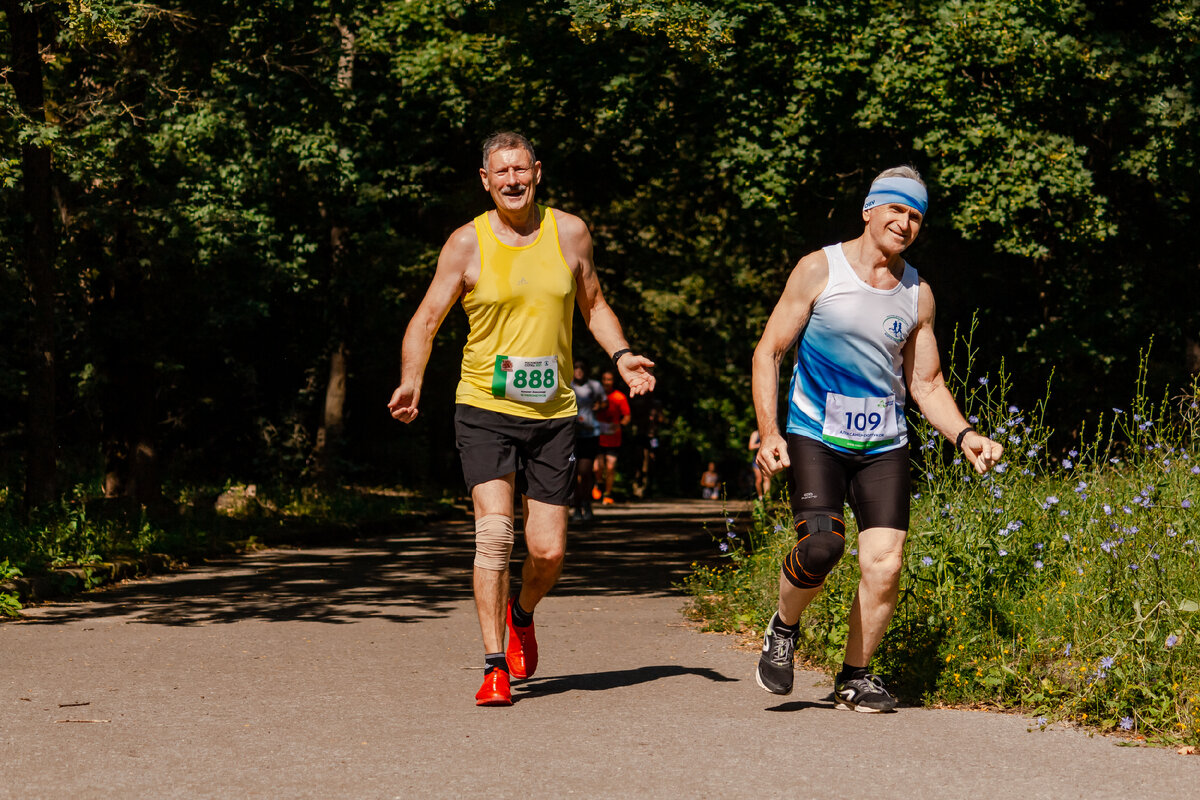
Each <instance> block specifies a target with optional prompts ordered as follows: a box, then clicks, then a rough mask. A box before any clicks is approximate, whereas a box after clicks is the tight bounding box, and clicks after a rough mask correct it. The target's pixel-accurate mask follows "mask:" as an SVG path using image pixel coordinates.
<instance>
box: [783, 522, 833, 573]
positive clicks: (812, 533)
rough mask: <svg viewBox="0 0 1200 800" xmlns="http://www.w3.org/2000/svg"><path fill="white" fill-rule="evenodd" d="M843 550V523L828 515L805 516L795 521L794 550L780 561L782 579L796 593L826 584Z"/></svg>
mask: <svg viewBox="0 0 1200 800" xmlns="http://www.w3.org/2000/svg"><path fill="white" fill-rule="evenodd" d="M845 549H846V523H845V522H844V521H843V520H841V519H839V518H838V517H834V516H831V515H829V514H821V513H814V512H804V513H803V514H799V515H797V518H796V546H795V547H793V548H792V551H791V552H790V553H788V554H787V555H786V556H784V557H783V577H784V578H786V579H787V581H788V583H790V584H792V585H793V586H795V587H797V588H799V589H815V588H816V587H818V586H820V585H821V584H823V583H824V582H825V576H826V575H828V574H829V573H830V572H831V571H832V570H833V568H834V567H835V566H837V562H838V560H839V559H840V558H841V557H842V553H843V552H844V551H845Z"/></svg>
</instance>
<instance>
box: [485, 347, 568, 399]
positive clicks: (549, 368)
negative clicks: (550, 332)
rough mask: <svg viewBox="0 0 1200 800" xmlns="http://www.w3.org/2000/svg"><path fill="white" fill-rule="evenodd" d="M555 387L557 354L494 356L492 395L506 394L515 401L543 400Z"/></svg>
mask: <svg viewBox="0 0 1200 800" xmlns="http://www.w3.org/2000/svg"><path fill="white" fill-rule="evenodd" d="M557 391H558V357H557V356H542V357H540V358H521V357H519V356H496V369H495V371H493V372H492V397H507V398H508V399H509V400H516V401H517V402H518V403H545V402H546V401H547V400H549V399H550V398H551V397H554V395H555V393H556V392H557Z"/></svg>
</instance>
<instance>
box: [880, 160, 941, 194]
mask: <svg viewBox="0 0 1200 800" xmlns="http://www.w3.org/2000/svg"><path fill="white" fill-rule="evenodd" d="M883 178H909V179H911V180H914V181H916V182H917V183H919V184H921V185H922V186H925V181H924V180H922V179H921V173H919V172H917V170H916V167H914V166H913V165H912V164H901V165H900V166H898V167H892V168H890V169H885V170H884V171H883V172H881V173H879V174H878V175H876V176H875V179H874V180H872V181H871V183H874V182H875V181H878V180H882V179H883ZM925 188H926V189H928V188H929V187H928V186H925Z"/></svg>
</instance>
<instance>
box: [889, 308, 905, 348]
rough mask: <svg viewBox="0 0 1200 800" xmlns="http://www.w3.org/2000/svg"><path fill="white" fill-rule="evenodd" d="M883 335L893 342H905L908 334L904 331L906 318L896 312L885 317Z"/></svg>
mask: <svg viewBox="0 0 1200 800" xmlns="http://www.w3.org/2000/svg"><path fill="white" fill-rule="evenodd" d="M883 335H884V336H886V337H888V338H889V339H891V340H892V341H893V342H903V341H904V337H905V336H906V334H905V332H904V320H902V319H901V318H900V317H897V316H896V315H895V314H893V315H891V316H890V317H888V318H887V319H885V320H884V321H883Z"/></svg>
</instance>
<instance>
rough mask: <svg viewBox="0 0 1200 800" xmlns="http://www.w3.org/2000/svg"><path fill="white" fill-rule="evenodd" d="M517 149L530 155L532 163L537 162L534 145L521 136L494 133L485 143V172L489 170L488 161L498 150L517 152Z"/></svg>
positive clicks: (513, 133) (499, 132) (517, 134)
mask: <svg viewBox="0 0 1200 800" xmlns="http://www.w3.org/2000/svg"><path fill="white" fill-rule="evenodd" d="M517 148H520V149H522V150H524V151H525V152H526V153H529V160H530V162H536V161H537V155H536V154H535V153H534V152H533V144H531V143H530V141H529V140H528V139H526V138H525V137H524V136H522V135H521V134H519V133H516V132H515V131H497V132H496V133H493V134H492V135H491V136H489V137H488V138H487V140H486V141H484V143H483V168H484V169H485V170H486V169H487V168H488V159H489V158H491V157H492V153H494V152H496V151H497V150H516V149H517Z"/></svg>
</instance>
